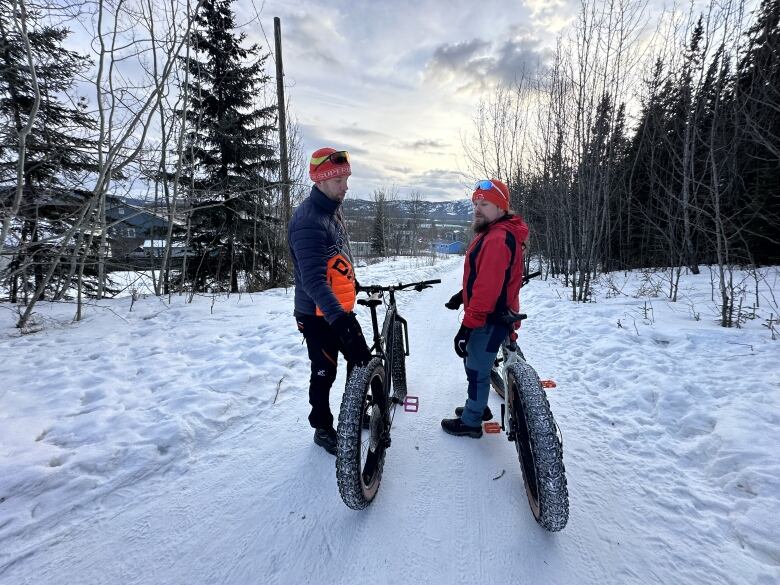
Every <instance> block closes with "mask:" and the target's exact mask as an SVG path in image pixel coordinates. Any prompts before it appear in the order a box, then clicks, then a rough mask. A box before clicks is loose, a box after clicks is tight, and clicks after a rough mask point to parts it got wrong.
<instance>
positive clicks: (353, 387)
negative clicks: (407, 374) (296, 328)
mask: <svg viewBox="0 0 780 585" xmlns="http://www.w3.org/2000/svg"><path fill="white" fill-rule="evenodd" d="M387 412H388V405H387V400H386V398H385V368H384V366H383V365H382V360H381V359H380V358H378V357H375V358H373V359H372V360H371V361H370V362H369V363H368V365H366V366H362V367H361V366H356V367H355V368H354V369H353V370H352V374H351V375H350V377H349V380H348V381H347V385H346V388H345V389H344V398H343V400H342V401H341V410H340V412H339V424H338V430H337V434H338V439H337V441H336V481H337V483H338V486H339V494H341V499H342V500H343V501H344V503H345V504H346V505H347V506H349V507H350V508H352V509H353V510H362V509H363V508H365V507H366V506H368V505H369V504H370V503H371V501H372V500H373V499H374V497H375V496H376V493H377V490H378V489H379V482H380V481H381V479H382V468H383V466H384V462H385V451H386V449H387V445H388V444H389V439H390V437H389V429H388V416H387ZM364 423H365V424H364Z"/></svg>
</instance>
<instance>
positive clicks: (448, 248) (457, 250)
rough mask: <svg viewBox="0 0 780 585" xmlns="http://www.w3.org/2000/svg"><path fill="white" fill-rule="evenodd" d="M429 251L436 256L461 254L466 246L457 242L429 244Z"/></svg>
mask: <svg viewBox="0 0 780 585" xmlns="http://www.w3.org/2000/svg"><path fill="white" fill-rule="evenodd" d="M431 249H432V250H433V251H434V252H436V253H438V254H463V252H464V251H465V250H466V245H465V244H464V243H463V242H460V241H458V240H454V241H450V242H448V241H437V242H431Z"/></svg>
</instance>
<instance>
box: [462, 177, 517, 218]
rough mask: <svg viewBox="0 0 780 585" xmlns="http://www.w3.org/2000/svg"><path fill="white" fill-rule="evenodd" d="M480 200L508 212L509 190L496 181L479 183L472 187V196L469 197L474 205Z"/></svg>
mask: <svg viewBox="0 0 780 585" xmlns="http://www.w3.org/2000/svg"><path fill="white" fill-rule="evenodd" d="M481 199H484V200H485V201H490V203H492V204H493V205H495V206H496V207H498V208H500V209H503V210H504V211H509V188H508V187H507V186H506V185H505V184H504V183H502V182H501V181H499V180H498V179H490V180H489V181H487V180H485V181H480V182H479V183H477V184H476V185H474V194H473V195H472V196H471V200H472V201H473V202H475V203H476V202H477V201H479V200H481Z"/></svg>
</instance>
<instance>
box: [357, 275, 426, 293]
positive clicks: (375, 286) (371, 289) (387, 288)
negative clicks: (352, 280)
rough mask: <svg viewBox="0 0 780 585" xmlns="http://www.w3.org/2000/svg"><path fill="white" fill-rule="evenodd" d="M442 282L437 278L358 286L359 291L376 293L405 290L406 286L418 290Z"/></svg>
mask: <svg viewBox="0 0 780 585" xmlns="http://www.w3.org/2000/svg"><path fill="white" fill-rule="evenodd" d="M440 282H441V279H439V278H436V279H434V280H421V281H420V282H407V283H406V284H404V283H401V282H399V283H398V284H391V285H388V286H382V285H381V284H369V285H367V286H366V285H362V284H361V285H359V286H358V287H357V292H364V291H365V292H368V293H376V292H383V291H394V290H403V289H406V288H413V289H414V290H416V291H417V292H420V291H422V290H423V289H425V288H430V287H431V286H432V285H434V284H439V283H440Z"/></svg>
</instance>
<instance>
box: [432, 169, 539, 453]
mask: <svg viewBox="0 0 780 585" xmlns="http://www.w3.org/2000/svg"><path fill="white" fill-rule="evenodd" d="M471 200H472V202H473V203H474V223H473V225H472V227H473V229H474V232H475V233H476V234H477V235H476V237H475V238H474V240H473V241H472V242H471V245H470V246H469V248H468V250H467V252H466V259H465V262H464V266H463V290H461V291H460V292H459V293H457V294H456V295H454V296H453V297H452V298H451V299H450V300H449V302H447V304H446V306H447V308H450V309H457V308H458V307H459V306H460V303H461V302H462V303H463V307H464V317H463V324H462V325H461V327H460V329H459V330H458V333H457V335H456V336H455V339H454V345H455V353H457V354H458V356H459V357H461V358H463V360H464V365H465V368H466V378H467V379H468V399H467V400H466V405H465V407H458V408H456V409H455V414H456V415H457V417H456V418H446V419H444V420H442V421H441V426H442V428H443V429H444V431H445V432H447V433H449V434H451V435H457V436H468V437H472V438H475V439H477V438H479V437H481V436H482V421H483V420H490V419H491V418H492V417H493V416H492V414H491V412H490V409H489V408H487V403H488V394H489V391H490V370H491V369H492V367H493V362H494V361H495V359H496V354H497V353H498V349H499V347H501V342H502V341H503V340H504V338H505V337H506V336H507V335H508V334H509V333H510V331H511V330H512V327H513V324H512V323H506V319H505V317H506V315H507V313H508V310H511V311H514V312H515V313H516V312H518V311H519V309H520V284H521V282H522V280H523V242H525V240H526V239H527V238H528V226H527V225H526V224H525V222H524V221H523V220H522V218H521V217H520V216H518V215H515V214H514V213H512V212H511V211H510V209H509V189H508V188H507V186H506V185H505V184H504V183H502V182H501V181H498V180H496V179H491V180H489V181H487V180H486V181H480V182H479V183H477V185H476V187H475V189H474V194H473V195H472V197H471Z"/></svg>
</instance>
